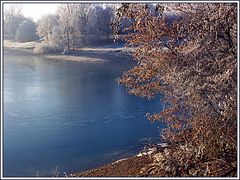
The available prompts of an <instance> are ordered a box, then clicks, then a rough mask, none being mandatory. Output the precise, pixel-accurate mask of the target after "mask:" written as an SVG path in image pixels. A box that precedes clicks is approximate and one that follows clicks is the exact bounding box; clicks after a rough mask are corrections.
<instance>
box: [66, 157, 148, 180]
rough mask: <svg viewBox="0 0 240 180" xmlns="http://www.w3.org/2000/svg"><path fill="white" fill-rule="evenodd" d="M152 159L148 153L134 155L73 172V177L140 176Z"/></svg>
mask: <svg viewBox="0 0 240 180" xmlns="http://www.w3.org/2000/svg"><path fill="white" fill-rule="evenodd" d="M151 163H152V160H151V159H150V157H149V156H148V155H144V156H140V157H137V156H134V157H131V158H128V159H123V160H120V161H116V162H114V163H111V164H107V165H105V166H102V167H99V168H96V169H91V170H87V171H84V172H79V173H74V174H71V175H70V176H71V177H139V176H141V173H140V172H141V170H142V168H144V167H146V165H148V164H151Z"/></svg>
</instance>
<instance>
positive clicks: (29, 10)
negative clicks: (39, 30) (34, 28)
mask: <svg viewBox="0 0 240 180" xmlns="http://www.w3.org/2000/svg"><path fill="white" fill-rule="evenodd" d="M9 5H15V4H4V8H7V7H8V6H9ZM17 5H20V6H21V7H22V13H23V15H24V16H25V17H30V18H32V19H33V20H34V21H35V22H36V21H37V20H38V19H39V18H41V16H43V15H47V14H54V13H55V12H56V10H57V7H58V6H59V4H50V3H47V4H46V3H45V4H43V3H42V4H37V3H31V4H30V3H29V4H17Z"/></svg>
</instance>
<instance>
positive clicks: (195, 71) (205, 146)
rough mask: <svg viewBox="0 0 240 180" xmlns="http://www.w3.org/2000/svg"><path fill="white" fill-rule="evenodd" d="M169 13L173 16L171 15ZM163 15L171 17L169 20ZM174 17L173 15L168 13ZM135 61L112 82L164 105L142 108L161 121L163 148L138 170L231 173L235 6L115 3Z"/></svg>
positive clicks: (234, 148)
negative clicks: (126, 21) (153, 110)
mask: <svg viewBox="0 0 240 180" xmlns="http://www.w3.org/2000/svg"><path fill="white" fill-rule="evenodd" d="M173 15H174V16H173ZM169 17H171V18H169ZM173 17H174V18H173ZM122 19H132V20H133V23H131V24H130V25H129V26H128V27H127V28H126V29H125V30H126V32H129V33H127V34H126V35H125V36H124V39H125V40H126V42H127V44H128V45H130V46H134V47H135V51H134V53H133V57H134V58H135V59H136V60H137V62H138V63H137V65H136V66H135V67H133V68H132V69H131V70H129V71H127V72H125V73H124V74H123V76H122V78H121V79H119V82H120V83H121V84H123V85H125V86H126V87H127V90H128V92H129V93H131V94H134V95H137V96H141V97H146V98H149V99H151V98H155V97H156V95H158V94H162V95H163V97H164V98H163V103H164V104H165V108H164V109H163V110H162V111H160V112H159V113H154V114H147V117H148V118H149V119H150V120H152V121H159V120H160V121H163V122H165V123H166V124H167V125H168V128H166V129H165V130H164V132H163V135H164V136H165V138H167V140H168V141H169V142H170V143H171V148H170V149H168V150H166V151H164V152H163V153H159V155H158V156H155V164H154V165H153V166H154V167H150V169H147V170H146V171H147V172H148V173H149V172H150V173H151V172H152V173H153V174H155V175H160V176H233V175H236V172H237V53H238V52H237V4H236V3H235V4H234V3H198V4H190V3H189V4H187V3H176V4H165V5H163V4H158V5H156V6H155V10H154V11H153V10H152V7H151V8H149V5H148V4H136V3H135V4H127V3H125V4H123V5H122V7H120V8H119V10H118V18H117V19H116V24H117V25H118V26H116V29H115V32H116V33H117V32H119V29H118V27H119V25H120V24H119V23H121V22H122Z"/></svg>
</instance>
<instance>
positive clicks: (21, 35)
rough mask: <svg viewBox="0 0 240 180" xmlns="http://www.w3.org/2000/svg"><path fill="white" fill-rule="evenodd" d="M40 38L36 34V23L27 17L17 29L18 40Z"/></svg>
mask: <svg viewBox="0 0 240 180" xmlns="http://www.w3.org/2000/svg"><path fill="white" fill-rule="evenodd" d="M37 39H39V37H38V36H37V34H36V24H35V23H34V22H33V21H32V20H30V19H27V20H25V21H23V22H22V23H21V24H20V25H19V26H18V28H17V31H16V40H17V41H19V42H29V41H35V40H37Z"/></svg>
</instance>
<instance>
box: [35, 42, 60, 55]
mask: <svg viewBox="0 0 240 180" xmlns="http://www.w3.org/2000/svg"><path fill="white" fill-rule="evenodd" d="M62 50H63V49H62V48H60V47H55V46H51V45H49V44H47V43H45V42H42V43H40V44H39V45H37V46H36V47H35V48H34V50H33V52H34V54H48V53H56V52H61V51H62Z"/></svg>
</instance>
